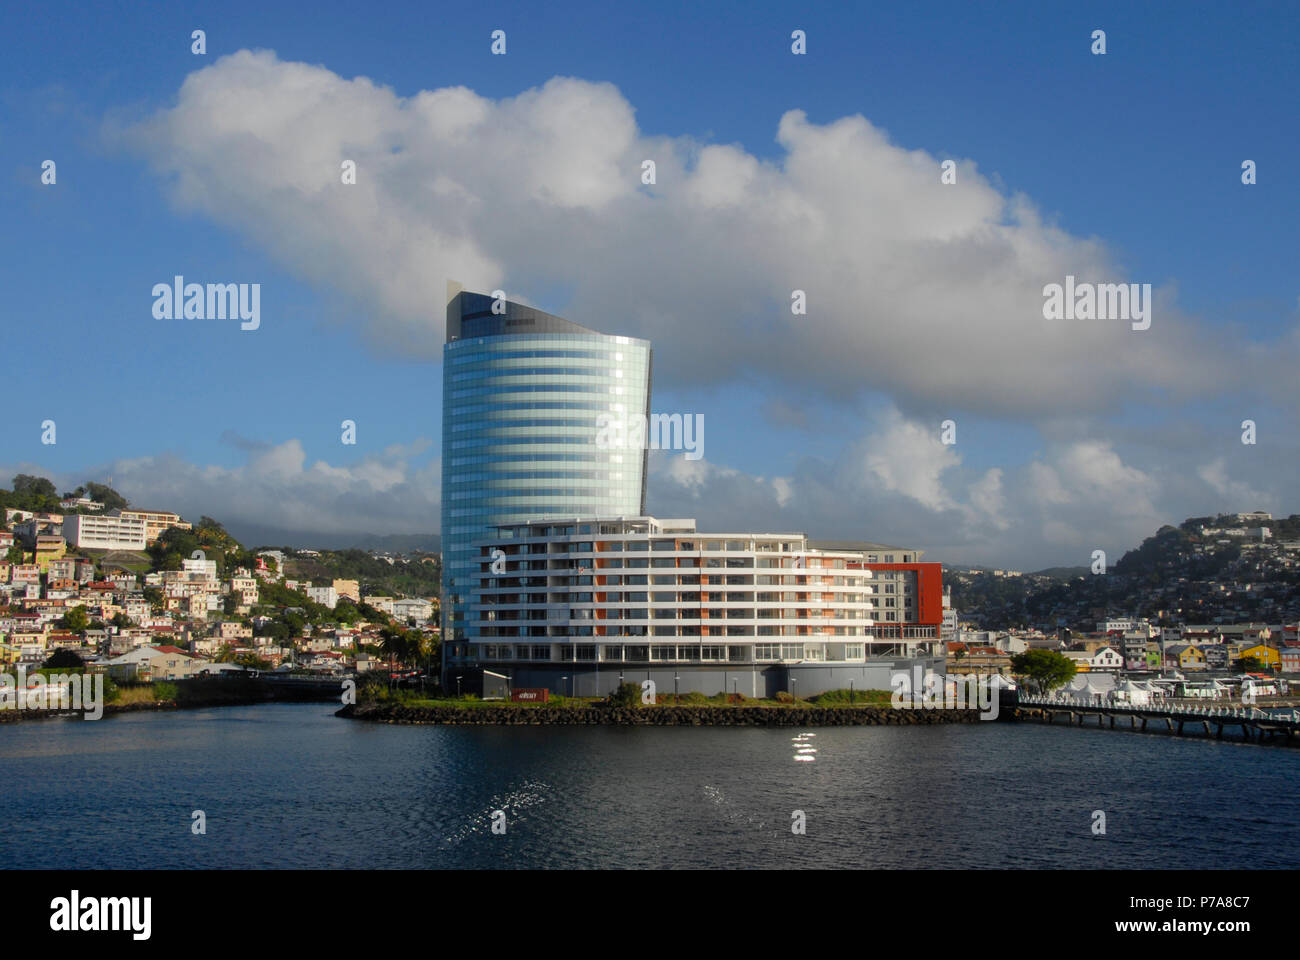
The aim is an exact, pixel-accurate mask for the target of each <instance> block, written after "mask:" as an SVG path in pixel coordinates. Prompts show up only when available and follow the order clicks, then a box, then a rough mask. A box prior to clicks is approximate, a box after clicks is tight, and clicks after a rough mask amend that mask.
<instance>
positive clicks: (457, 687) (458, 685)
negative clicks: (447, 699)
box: [456, 673, 461, 699]
mask: <svg viewBox="0 0 1300 960" xmlns="http://www.w3.org/2000/svg"><path fill="white" fill-rule="evenodd" d="M460 676H461V675H460V674H459V673H458V674H456V697H457V699H459V698H460Z"/></svg>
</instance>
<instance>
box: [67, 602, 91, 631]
mask: <svg viewBox="0 0 1300 960" xmlns="http://www.w3.org/2000/svg"><path fill="white" fill-rule="evenodd" d="M62 625H63V629H64V630H71V631H72V632H73V633H84V632H85V631H86V628H87V627H88V626H90V617H89V616H87V615H86V608H85V607H69V608H68V612H67V613H65V614H64V615H63V619H62Z"/></svg>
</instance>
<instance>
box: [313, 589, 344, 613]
mask: <svg viewBox="0 0 1300 960" xmlns="http://www.w3.org/2000/svg"><path fill="white" fill-rule="evenodd" d="M306 594H307V599H308V600H310V601H312V602H313V603H319V604H321V605H322V606H325V607H329V608H330V609H331V610H333V609H334V608H335V607H336V606H338V602H339V593H338V591H337V590H335V589H334V587H333V586H328V587H313V586H308V587H307V589H306Z"/></svg>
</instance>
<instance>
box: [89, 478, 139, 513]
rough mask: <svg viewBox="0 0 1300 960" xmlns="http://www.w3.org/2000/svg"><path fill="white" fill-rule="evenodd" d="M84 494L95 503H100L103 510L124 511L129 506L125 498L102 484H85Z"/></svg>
mask: <svg viewBox="0 0 1300 960" xmlns="http://www.w3.org/2000/svg"><path fill="white" fill-rule="evenodd" d="M86 492H87V493H88V494H89V496H90V499H91V500H94V501H95V502H96V503H102V504H103V505H104V509H105V510H125V509H126V508H127V507H129V506H130V505H131V504H130V501H128V500H127V499H126V497H124V496H122V495H121V494H120V493H118V492H117V491H116V490H114V489H113V488H112V487H110V486H107V485H105V484H102V483H88V484H86Z"/></svg>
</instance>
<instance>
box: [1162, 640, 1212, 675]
mask: <svg viewBox="0 0 1300 960" xmlns="http://www.w3.org/2000/svg"><path fill="white" fill-rule="evenodd" d="M1165 666H1167V667H1177V668H1178V669H1179V670H1204V669H1205V651H1204V650H1202V649H1201V648H1200V647H1199V646H1197V645H1195V644H1191V643H1175V644H1173V645H1171V646H1169V647H1167V648H1166V649H1165Z"/></svg>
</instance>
